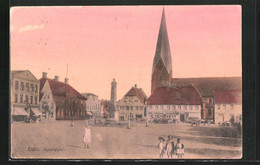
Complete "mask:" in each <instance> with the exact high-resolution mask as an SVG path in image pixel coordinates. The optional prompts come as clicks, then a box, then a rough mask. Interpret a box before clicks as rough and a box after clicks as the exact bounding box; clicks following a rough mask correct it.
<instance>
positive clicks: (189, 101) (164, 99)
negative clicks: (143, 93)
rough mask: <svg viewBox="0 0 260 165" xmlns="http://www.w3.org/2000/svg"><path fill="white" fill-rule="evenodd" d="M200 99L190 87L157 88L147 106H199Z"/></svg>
mask: <svg viewBox="0 0 260 165" xmlns="http://www.w3.org/2000/svg"><path fill="white" fill-rule="evenodd" d="M201 102H202V98H201V96H200V94H199V92H198V91H197V90H196V88H195V87H194V86H192V85H190V86H182V87H173V88H170V87H159V88H156V89H155V90H154V92H153V93H152V95H151V96H150V97H149V98H148V100H147V104H148V105H161V104H164V105H172V104H173V105H200V104H201Z"/></svg>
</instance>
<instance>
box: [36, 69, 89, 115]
mask: <svg viewBox="0 0 260 165" xmlns="http://www.w3.org/2000/svg"><path fill="white" fill-rule="evenodd" d="M40 90H41V91H40V93H41V100H40V104H41V108H42V110H43V112H44V114H45V118H48V119H56V120H70V119H85V116H86V100H87V99H86V98H85V97H84V96H82V95H81V94H80V93H79V92H78V91H76V90H75V89H74V88H73V87H71V86H70V85H69V84H68V79H67V78H65V81H64V82H61V81H59V76H55V78H54V79H49V78H47V73H45V72H43V76H42V78H41V79H40Z"/></svg>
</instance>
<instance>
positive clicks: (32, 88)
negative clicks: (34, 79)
mask: <svg viewBox="0 0 260 165" xmlns="http://www.w3.org/2000/svg"><path fill="white" fill-rule="evenodd" d="M33 91H34V85H33V84H31V92H33Z"/></svg>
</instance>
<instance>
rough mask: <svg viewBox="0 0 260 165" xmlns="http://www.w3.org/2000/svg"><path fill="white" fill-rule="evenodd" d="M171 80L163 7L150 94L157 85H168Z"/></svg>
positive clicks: (168, 46) (170, 63)
mask: <svg viewBox="0 0 260 165" xmlns="http://www.w3.org/2000/svg"><path fill="white" fill-rule="evenodd" d="M171 80H172V57H171V51H170V44H169V39H168V34H167V27H166V20H165V15H164V9H163V12H162V18H161V25H160V30H159V34H158V40H157V46H156V51H155V56H154V59H153V69H152V85H151V94H152V93H153V91H154V90H155V89H156V88H158V87H163V86H170V85H171Z"/></svg>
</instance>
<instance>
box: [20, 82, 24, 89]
mask: <svg viewBox="0 0 260 165" xmlns="http://www.w3.org/2000/svg"><path fill="white" fill-rule="evenodd" d="M21 91H24V82H21Z"/></svg>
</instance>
